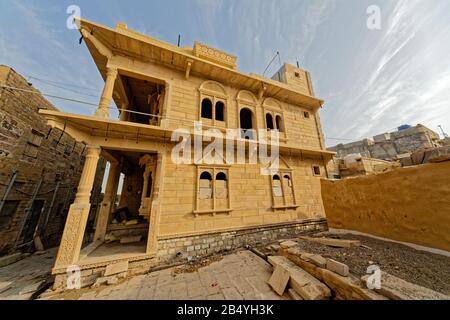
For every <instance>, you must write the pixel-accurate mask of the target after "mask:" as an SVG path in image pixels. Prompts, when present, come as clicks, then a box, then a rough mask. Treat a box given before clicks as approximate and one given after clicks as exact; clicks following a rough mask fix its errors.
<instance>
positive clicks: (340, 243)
mask: <svg viewBox="0 0 450 320" xmlns="http://www.w3.org/2000/svg"><path fill="white" fill-rule="evenodd" d="M300 239H302V240H306V241H313V242H317V243H321V244H323V245H326V246H330V247H338V248H351V247H359V246H360V245H361V241H359V240H342V239H333V238H313V237H300Z"/></svg>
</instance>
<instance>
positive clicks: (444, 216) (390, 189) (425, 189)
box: [321, 161, 450, 251]
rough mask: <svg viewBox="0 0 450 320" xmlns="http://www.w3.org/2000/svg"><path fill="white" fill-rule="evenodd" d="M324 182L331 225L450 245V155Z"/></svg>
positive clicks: (426, 243) (438, 245)
mask: <svg viewBox="0 0 450 320" xmlns="http://www.w3.org/2000/svg"><path fill="white" fill-rule="evenodd" d="M321 185H322V198H323V202H324V207H325V213H326V216H327V220H328V224H329V226H330V227H331V228H338V229H348V230H355V231H360V232H365V233H369V234H372V235H375V236H380V237H385V238H389V239H393V240H397V241H404V242H409V243H414V244H418V245H423V246H427V247H432V248H437V249H442V250H447V251H450V161H447V162H442V163H437V164H426V165H422V166H417V167H410V168H401V169H397V170H394V171H391V172H388V173H385V174H379V175H373V176H364V177H359V178H353V179H345V180H341V181H327V180H322V183H321Z"/></svg>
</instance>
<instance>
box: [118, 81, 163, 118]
mask: <svg viewBox="0 0 450 320" xmlns="http://www.w3.org/2000/svg"><path fill="white" fill-rule="evenodd" d="M120 77H121V80H122V83H123V87H124V90H125V93H126V95H127V100H128V101H129V105H128V107H127V111H122V112H125V113H126V114H124V115H123V116H122V117H121V118H122V119H124V120H126V121H130V122H137V123H142V124H150V125H156V126H158V125H159V124H160V120H161V111H162V109H163V106H164V99H165V84H164V82H162V81H157V80H150V79H146V80H142V79H138V78H134V77H129V76H125V75H121V76H120Z"/></svg>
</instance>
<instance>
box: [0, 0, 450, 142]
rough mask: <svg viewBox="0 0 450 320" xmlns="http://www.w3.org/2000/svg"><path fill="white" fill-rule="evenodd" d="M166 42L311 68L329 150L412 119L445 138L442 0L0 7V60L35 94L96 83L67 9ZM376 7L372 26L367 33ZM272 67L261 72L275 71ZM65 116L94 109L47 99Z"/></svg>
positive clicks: (447, 78)
mask: <svg viewBox="0 0 450 320" xmlns="http://www.w3.org/2000/svg"><path fill="white" fill-rule="evenodd" d="M70 5H77V6H79V7H80V9H81V16H82V17H83V18H86V19H88V20H91V21H94V22H98V23H101V24H105V25H107V26H110V27H115V25H116V23H117V22H119V21H120V22H125V23H126V24H127V25H128V28H130V29H134V30H136V31H139V32H142V33H145V34H147V35H150V36H152V37H155V38H158V39H161V40H163V41H166V42H170V43H172V44H176V43H177V39H178V35H179V34H181V45H182V46H192V44H193V42H194V41H200V42H202V43H205V44H208V45H210V46H213V47H216V48H218V49H221V50H224V51H226V52H229V53H231V54H233V55H236V56H237V57H238V68H239V70H240V71H243V72H246V73H250V72H254V73H258V74H262V73H263V71H264V69H265V68H266V67H267V65H268V63H269V62H270V61H271V59H272V58H273V56H274V55H275V53H276V52H277V51H278V52H280V60H281V62H287V63H291V64H294V65H295V64H296V62H297V61H298V62H299V64H300V66H301V67H302V68H304V69H306V70H308V71H310V73H311V76H312V79H313V83H314V90H315V93H316V95H317V96H318V97H320V98H322V99H324V100H325V105H324V107H323V109H322V110H321V114H320V116H321V121H322V127H323V131H324V134H325V138H326V144H327V146H333V145H335V144H338V143H346V142H350V141H354V140H358V139H362V138H366V137H371V136H373V135H376V134H379V133H383V132H387V131H394V130H395V128H397V127H398V126H400V125H403V124H411V125H416V124H418V123H421V124H423V125H425V126H427V127H429V128H430V129H432V130H435V131H438V125H442V127H443V128H444V130H446V131H447V132H448V133H449V134H450V1H448V0H398V1H395V0H223V1H221V0H164V1H157V0H153V1H144V0H143V1H138V0H127V1H112V0H108V1H101V0H90V1H76V0H71V1H65V0H58V1H56V0H53V1H50V0H39V1H26V0H22V1H20V0H0V64H5V65H9V66H11V67H13V68H14V69H15V70H16V71H17V72H19V73H21V74H22V75H24V76H25V77H26V78H27V79H28V80H29V81H30V82H31V83H32V84H33V85H34V86H35V87H36V88H38V89H39V90H40V91H41V92H43V93H46V94H52V95H58V96H62V97H66V98H70V99H77V100H81V101H85V102H89V103H94V104H96V103H98V101H99V95H100V93H101V90H102V87H103V80H102V78H101V76H100V74H99V72H98V70H97V68H96V66H95V64H94V62H93V60H92V58H91V57H90V55H89V52H88V50H87V48H86V46H85V44H84V43H82V44H81V45H80V44H79V42H78V40H79V38H80V35H79V33H78V31H76V30H71V29H68V28H67V27H66V21H67V19H68V17H69V15H70V13H67V8H68V6H70ZM373 5H375V6H377V7H378V8H379V9H380V28H379V29H369V28H368V27H367V21H368V19H369V20H370V21H373V20H371V18H372V17H373V16H372V13H373V12H372V11H370V12H369V13H368V12H367V10H368V8H369V7H370V6H373ZM279 66H280V65H279V61H278V59H275V61H274V63H273V64H272V65H271V66H270V68H269V70H268V72H267V73H266V75H268V76H271V75H272V74H273V73H275V71H276V70H277V69H278V68H279ZM49 100H50V101H51V102H52V103H53V104H55V106H56V107H58V108H59V109H61V110H63V111H67V112H74V113H81V114H92V113H93V111H94V109H93V108H95V107H93V106H91V105H86V104H80V103H73V102H68V101H64V100H59V99H55V98H49Z"/></svg>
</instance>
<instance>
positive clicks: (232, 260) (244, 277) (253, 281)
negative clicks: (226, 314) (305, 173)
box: [46, 250, 290, 300]
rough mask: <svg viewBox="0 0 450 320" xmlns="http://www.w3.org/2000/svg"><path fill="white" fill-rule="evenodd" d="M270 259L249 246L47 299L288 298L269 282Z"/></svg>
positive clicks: (61, 293)
mask: <svg viewBox="0 0 450 320" xmlns="http://www.w3.org/2000/svg"><path fill="white" fill-rule="evenodd" d="M271 275H272V267H271V266H270V264H269V263H267V262H266V261H264V260H263V259H261V258H260V257H258V256H257V255H255V254H254V253H253V252H251V251H249V250H244V251H239V252H235V253H230V254H228V255H222V256H221V259H218V260H217V261H214V262H212V263H210V264H205V265H202V267H201V268H199V269H198V270H197V271H194V272H188V273H186V268H185V266H179V267H173V268H169V269H164V270H159V271H154V272H150V273H148V274H146V275H145V276H136V277H130V278H127V279H123V280H122V281H119V283H117V284H113V285H109V286H104V285H100V286H99V287H98V288H95V289H94V288H85V289H81V290H71V291H67V292H60V293H57V294H52V295H50V296H48V297H46V299H49V300H50V299H51V300H60V299H69V300H73V299H80V298H81V299H89V300H91V299H95V300H131V299H139V300H155V299H172V300H186V299H195V300H208V299H219V300H223V299H232V300H241V299H245V300H289V299H290V298H289V296H288V294H287V293H285V294H284V295H283V296H279V295H277V294H276V293H275V292H274V291H273V290H272V288H271V287H270V286H269V285H268V284H267V281H268V280H269V278H270V276H271Z"/></svg>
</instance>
